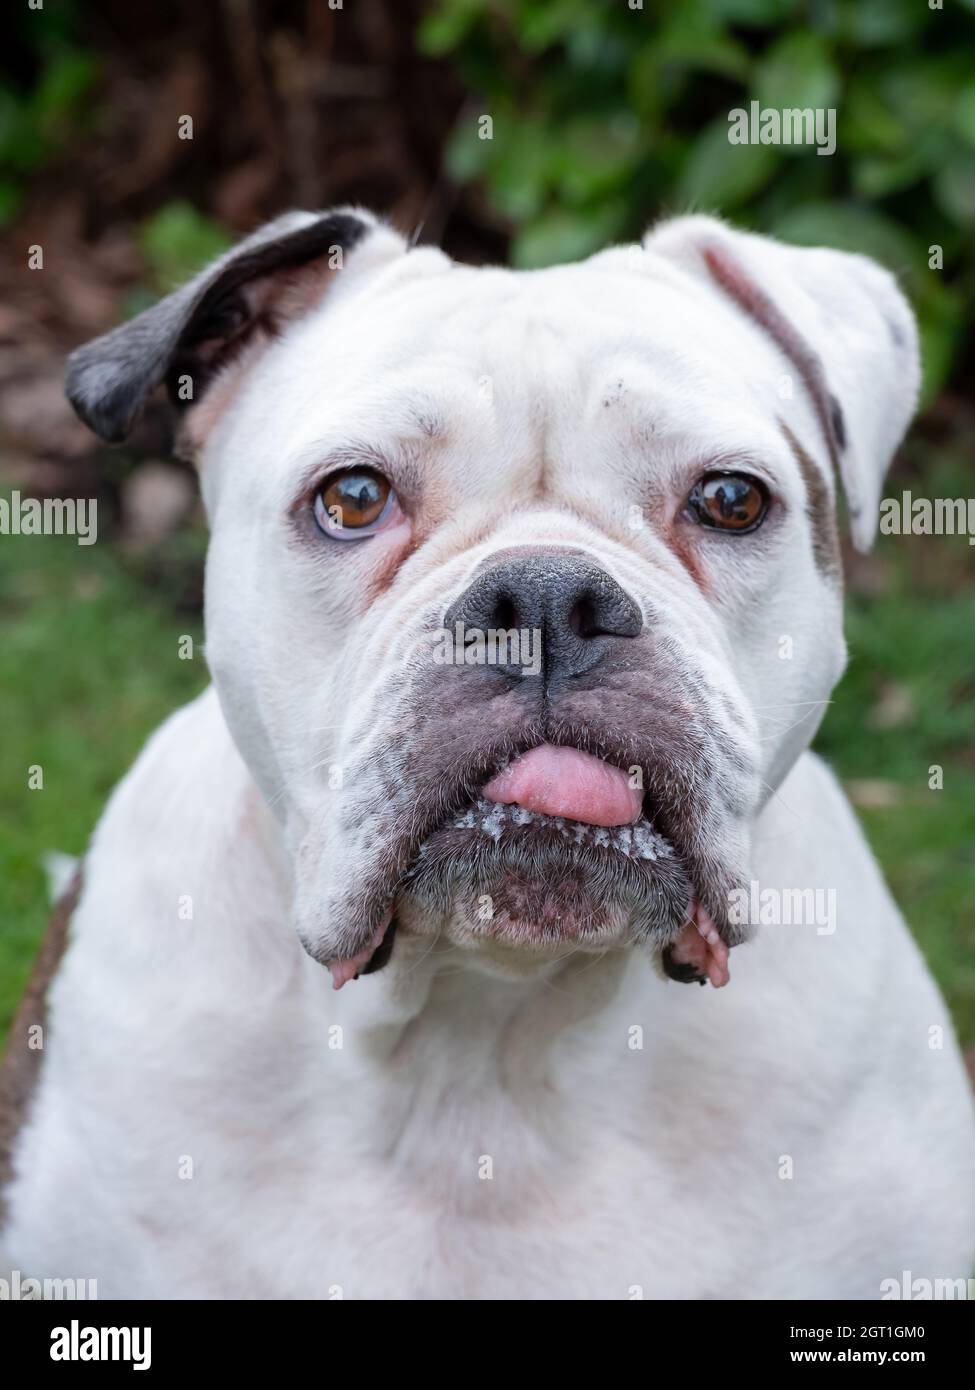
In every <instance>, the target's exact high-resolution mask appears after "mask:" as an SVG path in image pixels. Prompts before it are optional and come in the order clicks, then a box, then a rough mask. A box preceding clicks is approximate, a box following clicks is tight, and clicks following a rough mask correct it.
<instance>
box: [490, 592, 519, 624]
mask: <svg viewBox="0 0 975 1390" xmlns="http://www.w3.org/2000/svg"><path fill="white" fill-rule="evenodd" d="M494 626H495V627H497V628H501V629H502V630H504V631H505V632H510V631H511V630H512V628H516V627H517V626H518V609H517V608H516V607H515V604H514V600H513V599H512V598H510V597H509V595H508V594H499V595H498V598H497V601H496V603H495V605H494Z"/></svg>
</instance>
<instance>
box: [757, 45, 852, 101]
mask: <svg viewBox="0 0 975 1390" xmlns="http://www.w3.org/2000/svg"><path fill="white" fill-rule="evenodd" d="M839 90H840V80H839V75H838V73H837V71H836V67H835V66H834V63H833V60H832V58H831V56H830V51H829V46H828V45H827V43H826V42H825V40H824V39H822V38H821V37H820V36H819V35H818V34H815V33H813V32H812V31H811V30H803V31H800V32H798V33H795V34H786V35H785V37H784V38H781V39H778V40H777V41H776V42H775V43H773V44H772V46H771V48H770V49H769V50H768V52H767V53H766V54H765V56H764V57H763V58H762V59H761V61H760V62H759V64H758V66H757V68H756V71H755V81H754V92H755V96H756V97H757V98H758V100H759V101H760V102H761V104H762V105H763V106H772V107H775V108H776V109H778V110H783V109H785V108H786V107H798V108H800V109H805V108H806V107H812V108H813V109H814V110H815V109H816V108H817V107H829V106H835V105H836V100H837V97H838V95H839Z"/></svg>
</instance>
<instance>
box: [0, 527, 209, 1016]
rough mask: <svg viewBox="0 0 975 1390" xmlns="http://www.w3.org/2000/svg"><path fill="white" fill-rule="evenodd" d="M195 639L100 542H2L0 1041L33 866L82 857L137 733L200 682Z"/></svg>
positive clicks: (22, 964)
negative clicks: (190, 641)
mask: <svg viewBox="0 0 975 1390" xmlns="http://www.w3.org/2000/svg"><path fill="white" fill-rule="evenodd" d="M182 633H189V634H191V635H192V636H193V638H194V648H195V658H194V659H193V660H192V661H181V660H180V659H179V657H178V654H177V653H178V639H179V636H180V635H181V634H182ZM199 639H200V627H199V623H198V622H197V621H196V620H195V619H187V618H186V617H185V616H180V615H175V614H174V613H173V612H172V610H171V609H169V608H167V607H166V606H165V605H164V604H163V603H162V601H161V600H160V599H159V598H158V597H156V596H155V595H154V594H153V593H152V592H151V591H148V590H147V588H146V586H145V585H144V584H142V583H140V582H139V581H138V580H137V579H135V578H133V577H132V576H130V575H129V574H127V573H126V572H125V571H124V570H123V568H122V567H121V566H120V564H119V562H118V560H117V559H116V558H115V556H114V555H113V554H112V552H111V551H110V549H109V548H108V547H107V546H105V545H104V544H101V543H100V544H97V545H93V546H79V545H77V544H76V543H75V540H74V538H73V537H70V536H50V537H41V536H30V537H17V536H2V537H0V823H2V825H3V834H2V836H0V1036H2V1035H4V1034H5V1033H6V1029H7V1025H8V1023H9V1021H10V1017H11V1014H12V1012H13V1009H14V1007H15V1005H16V1003H17V1000H18V999H19V997H20V994H21V993H22V991H23V988H24V984H25V982H26V980H27V975H28V972H29V969H30V965H31V962H32V960H33V956H34V953H35V951H36V949H37V946H38V944H39V942H40V939H41V936H42V934H43V931H44V927H45V924H46V922H47V918H48V915H49V905H48V900H47V887H46V882H45V874H44V870H43V867H42V857H43V856H44V854H45V853H46V852H47V851H49V850H59V851H62V852H64V853H68V854H80V853H81V852H82V851H83V850H84V848H85V845H86V844H87V841H88V838H89V836H90V834H91V831H92V829H93V828H94V825H95V822H96V821H97V819H98V815H99V813H100V811H101V808H102V806H103V805H104V802H105V799H106V797H107V796H108V793H109V792H110V791H111V789H112V787H113V785H114V784H115V783H116V782H117V781H118V779H119V778H120V777H121V776H122V774H123V773H124V772H125V770H126V768H127V767H128V766H129V765H130V764H131V762H132V760H133V759H134V757H135V755H136V754H137V753H138V751H139V748H140V747H141V745H142V744H143V742H144V741H145V739H146V737H147V735H148V734H149V733H150V732H151V731H152V729H153V728H154V727H155V725H157V724H158V723H159V722H160V721H161V720H162V719H163V718H164V717H165V716H166V715H167V714H169V713H170V712H171V711H172V710H173V709H174V708H175V707H176V706H177V705H179V704H182V703H184V702H185V701H186V700H188V699H190V698H192V696H193V695H195V694H196V693H197V692H198V691H199V690H200V689H202V687H203V686H204V685H205V684H206V680H207V674H206V669H205V665H204V661H203V656H202V651H201V647H200V640H199ZM33 765H37V766H40V767H41V768H42V770H43V789H42V790H37V791H31V790H29V789H28V768H29V767H31V766H33Z"/></svg>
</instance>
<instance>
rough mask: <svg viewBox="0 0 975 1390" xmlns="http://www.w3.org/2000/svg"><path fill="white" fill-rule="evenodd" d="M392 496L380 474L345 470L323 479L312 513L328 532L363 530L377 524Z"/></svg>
mask: <svg viewBox="0 0 975 1390" xmlns="http://www.w3.org/2000/svg"><path fill="white" fill-rule="evenodd" d="M392 493H393V489H392V488H391V486H390V484H389V483H388V482H387V480H386V479H385V478H384V477H383V476H382V474H381V473H374V472H373V471H372V469H370V468H346V469H343V471H342V472H341V473H333V475H332V476H331V478H329V479H328V480H327V482H326V483H325V486H324V487H323V488H322V490H321V491H320V492H319V494H318V498H317V499H316V500H317V503H318V506H316V513H317V514H318V515H319V519H320V520H321V521H325V522H326V523H327V527H328V529H329V530H331V531H338V530H341V531H360V530H364V529H365V528H366V527H368V526H372V525H373V524H374V523H375V522H377V521H379V519H380V518H381V517H382V515H383V513H384V512H385V510H386V507H387V505H388V503H389V499H390V497H391V496H392ZM322 512H324V513H325V516H324V517H322V516H321V513H322Z"/></svg>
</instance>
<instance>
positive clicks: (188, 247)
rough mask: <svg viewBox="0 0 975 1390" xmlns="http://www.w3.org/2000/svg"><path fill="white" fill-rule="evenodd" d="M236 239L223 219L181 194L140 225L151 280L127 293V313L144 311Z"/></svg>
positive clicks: (138, 241) (139, 242) (139, 241)
mask: <svg viewBox="0 0 975 1390" xmlns="http://www.w3.org/2000/svg"><path fill="white" fill-rule="evenodd" d="M233 240H234V238H233V236H232V235H231V234H230V232H228V231H227V229H226V228H225V227H223V226H221V224H220V223H219V222H215V221H214V220H213V218H212V217H207V216H206V215H205V214H204V213H202V212H200V211H199V210H198V209H197V208H195V207H193V205H192V204H191V203H188V202H186V201H185V200H184V199H181V198H180V199H177V200H176V201H174V202H172V203H167V204H166V205H165V207H162V208H160V210H159V211H158V212H157V213H154V214H153V215H152V217H147V218H146V219H145V221H143V222H142V223H140V225H139V228H138V232H137V234H136V244H137V245H138V247H139V250H140V251H141V252H142V255H143V257H144V259H145V262H146V265H147V267H148V270H149V280H148V283H144V284H140V285H138V286H137V287H136V288H135V289H134V290H132V292H131V293H130V294H129V295H128V296H127V298H126V302H125V305H124V317H125V318H133V317H134V316H135V315H136V314H141V312H142V310H143V309H148V308H149V306H150V305H151V304H153V303H155V301H156V300H157V299H158V298H159V297H160V296H161V295H164V294H169V292H170V291H171V290H174V289H175V288H176V287H177V286H178V285H181V284H183V282H184V281H185V280H189V279H190V278H191V277H192V276H193V275H195V274H196V272H197V271H198V270H202V269H203V267H204V266H205V265H209V263H210V261H212V260H214V258H215V257H217V256H219V255H221V254H222V253H223V252H224V251H226V250H227V248H228V247H229V246H230V245H231V243H232V242H233Z"/></svg>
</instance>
